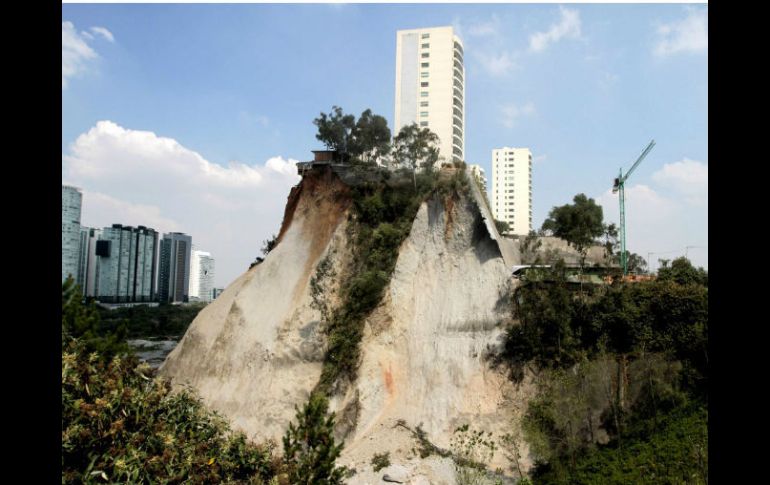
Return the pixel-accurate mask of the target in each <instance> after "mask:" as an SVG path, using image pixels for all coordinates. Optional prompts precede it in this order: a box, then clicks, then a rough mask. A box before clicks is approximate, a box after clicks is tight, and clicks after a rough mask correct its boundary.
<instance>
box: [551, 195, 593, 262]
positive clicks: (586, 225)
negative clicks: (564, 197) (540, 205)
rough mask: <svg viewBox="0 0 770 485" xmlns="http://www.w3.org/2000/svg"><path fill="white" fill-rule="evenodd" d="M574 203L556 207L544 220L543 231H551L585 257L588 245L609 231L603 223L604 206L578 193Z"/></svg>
mask: <svg viewBox="0 0 770 485" xmlns="http://www.w3.org/2000/svg"><path fill="white" fill-rule="evenodd" d="M573 202H574V203H573V204H566V205H563V206H560V207H554V208H553V209H551V212H550V213H549V214H548V219H546V220H545V222H543V227H542V230H543V231H550V232H552V233H553V235H554V236H556V237H560V238H562V239H564V240H565V241H567V242H568V243H569V244H570V245H572V246H573V247H574V248H575V249H577V250H578V252H580V254H581V255H582V256H583V259H585V254H586V251H587V250H588V247H589V246H590V245H591V244H592V243H593V242H594V240H595V239H596V238H598V237H600V236H602V235H604V234H605V233H606V232H607V226H605V225H604V224H603V223H602V220H603V218H604V215H603V212H602V207H601V206H600V205H597V204H596V202H594V199H589V198H588V197H586V196H585V194H577V195H576V196H575V197H574V199H573Z"/></svg>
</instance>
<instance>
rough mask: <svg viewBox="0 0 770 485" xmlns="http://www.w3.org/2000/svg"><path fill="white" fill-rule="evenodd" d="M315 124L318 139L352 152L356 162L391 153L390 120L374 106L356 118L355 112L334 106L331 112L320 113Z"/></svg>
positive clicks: (348, 152) (336, 147) (350, 154)
mask: <svg viewBox="0 0 770 485" xmlns="http://www.w3.org/2000/svg"><path fill="white" fill-rule="evenodd" d="M313 124H315V125H316V126H317V127H318V133H317V134H316V138H317V139H318V140H320V141H322V142H324V144H325V145H326V147H327V148H329V149H330V150H337V151H339V152H342V153H345V154H347V155H349V156H350V157H352V159H353V161H359V162H364V163H371V162H374V161H375V160H377V159H378V158H380V157H384V156H386V155H387V154H388V153H390V128H388V121H387V120H386V119H385V118H384V117H382V116H380V115H377V114H374V113H372V110H371V109H367V110H365V111H364V112H363V113H361V117H360V118H359V119H358V120H356V117H355V116H354V115H352V114H344V113H343V111H342V108H340V107H339V106H334V107H332V111H331V112H330V113H329V114H328V115H327V114H326V113H321V115H320V116H319V117H318V118H316V119H314V120H313Z"/></svg>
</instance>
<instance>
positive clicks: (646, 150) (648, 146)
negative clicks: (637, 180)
mask: <svg viewBox="0 0 770 485" xmlns="http://www.w3.org/2000/svg"><path fill="white" fill-rule="evenodd" d="M654 146H655V140H652V141H651V142H650V144H649V145H647V148H645V149H644V151H643V152H642V154H641V155H639V158H637V159H636V162H634V164H633V165H631V168H630V169H628V172H626V174H625V175H624V176H623V182H625V181H626V179H627V178H628V176H629V175H631V172H633V171H634V170H635V169H636V167H638V166H639V164H640V163H641V162H642V160H643V159H644V157H646V156H647V154H648V153H650V150H652V147H654Z"/></svg>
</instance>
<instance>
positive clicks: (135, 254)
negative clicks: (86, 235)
mask: <svg viewBox="0 0 770 485" xmlns="http://www.w3.org/2000/svg"><path fill="white" fill-rule="evenodd" d="M95 242H96V245H95V248H94V253H95V256H96V257H97V258H98V262H97V263H96V264H97V266H98V271H97V275H96V286H98V291H96V294H95V296H96V298H97V299H98V300H99V301H101V302H104V303H133V302H150V301H154V300H155V295H156V290H155V277H156V272H157V261H158V259H157V258H158V257H157V247H158V233H157V232H156V231H155V230H153V229H150V228H147V227H144V226H138V227H131V226H123V225H121V224H113V225H112V227H105V228H104V229H103V230H102V234H101V237H100V238H99V239H98V240H96V241H95Z"/></svg>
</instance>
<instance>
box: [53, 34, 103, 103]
mask: <svg viewBox="0 0 770 485" xmlns="http://www.w3.org/2000/svg"><path fill="white" fill-rule="evenodd" d="M97 57H98V56H97V54H96V51H94V50H93V49H91V47H89V45H88V43H86V41H85V40H83V38H82V37H81V36H80V35H78V33H77V31H76V30H75V26H74V25H73V24H72V22H62V23H61V87H62V89H64V88H66V87H67V80H68V79H69V78H71V77H74V76H76V75H77V74H79V73H81V72H82V71H83V70H84V69H86V66H87V63H88V61H90V60H91V59H96V58H97Z"/></svg>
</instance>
